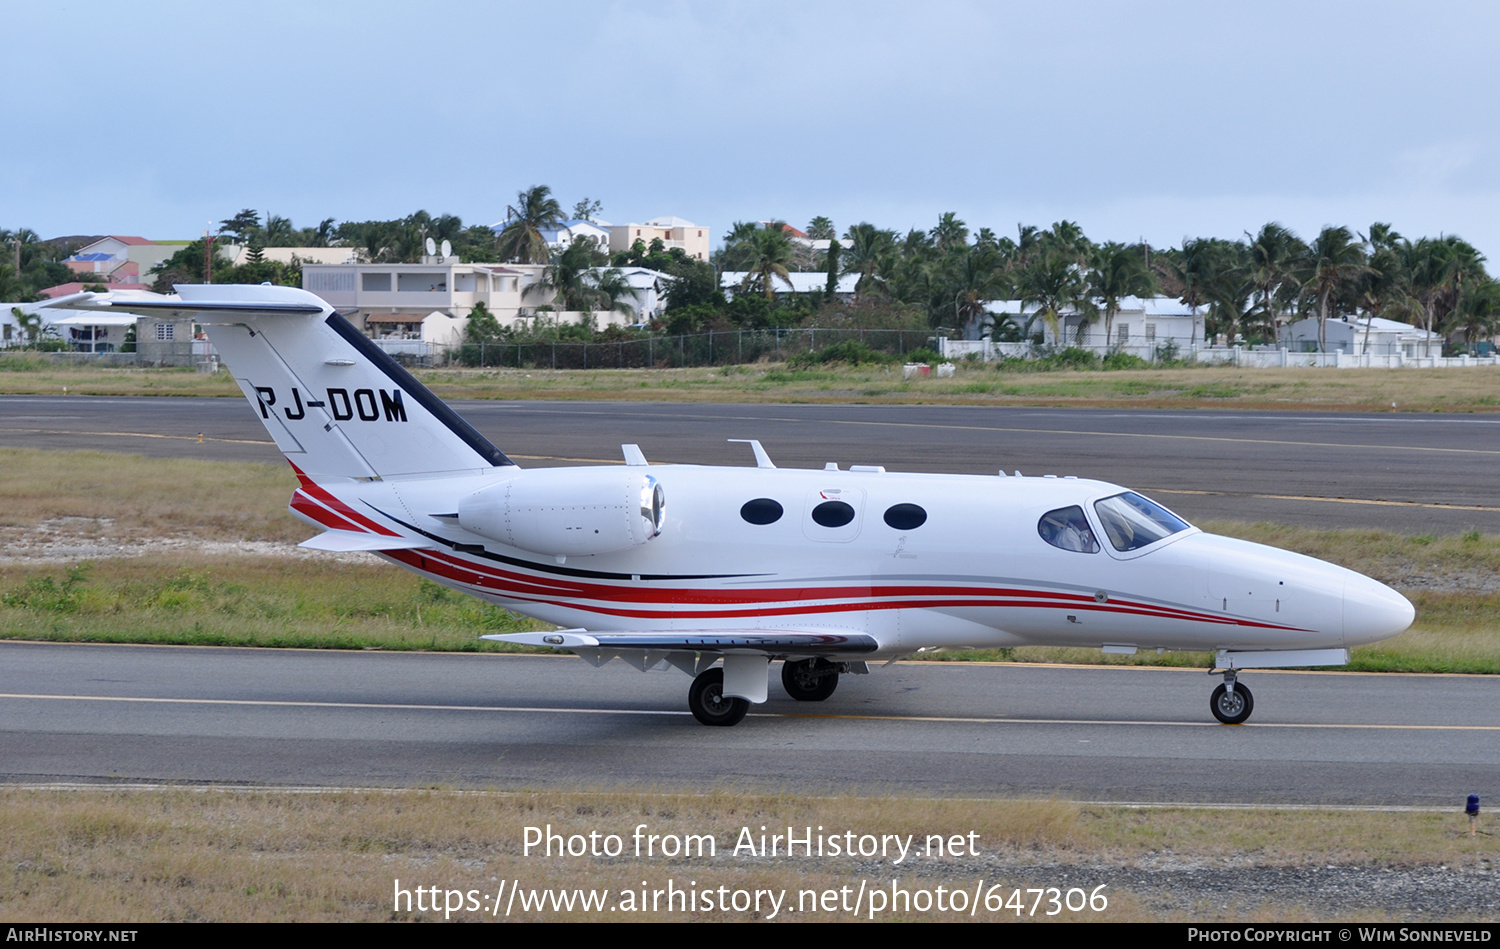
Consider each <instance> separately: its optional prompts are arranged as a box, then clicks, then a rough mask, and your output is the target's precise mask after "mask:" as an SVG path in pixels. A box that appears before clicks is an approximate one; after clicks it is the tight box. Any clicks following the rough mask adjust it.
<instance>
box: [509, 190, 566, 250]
mask: <svg viewBox="0 0 1500 949" xmlns="http://www.w3.org/2000/svg"><path fill="white" fill-rule="evenodd" d="M505 222H506V223H505V228H504V229H503V230H502V231H501V232H500V243H499V251H500V257H501V259H502V260H509V261H513V262H515V263H519V264H536V263H541V262H542V261H545V260H546V259H547V239H546V238H544V237H543V236H542V230H543V228H554V227H557V226H558V225H560V224H562V222H563V212H562V207H561V206H560V205H559V204H558V203H557V199H556V198H554V197H552V189H551V188H549V187H547V186H546V185H533V186H532V187H530V188H528V189H526V190H525V191H522V192H519V193H518V194H517V195H516V203H515V205H512V206H509V207H507V208H506V209H505Z"/></svg>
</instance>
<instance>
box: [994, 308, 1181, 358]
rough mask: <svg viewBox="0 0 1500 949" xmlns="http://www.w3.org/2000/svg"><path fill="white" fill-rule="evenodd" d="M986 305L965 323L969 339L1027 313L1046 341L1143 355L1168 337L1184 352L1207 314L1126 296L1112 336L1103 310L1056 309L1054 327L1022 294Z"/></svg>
mask: <svg viewBox="0 0 1500 949" xmlns="http://www.w3.org/2000/svg"><path fill="white" fill-rule="evenodd" d="M985 310H986V313H987V315H986V316H984V317H980V318H978V319H974V320H970V321H969V324H968V325H967V326H965V327H964V338H965V339H984V338H986V337H989V336H992V335H993V334H994V331H995V327H996V326H997V325H1000V324H1004V323H1007V322H1009V323H1012V324H1014V325H1015V326H1018V327H1024V326H1025V324H1026V320H1027V318H1030V317H1034V319H1032V324H1031V327H1030V332H1029V333H1028V334H1027V335H1029V336H1034V335H1036V334H1038V333H1040V334H1041V336H1042V343H1043V345H1046V346H1054V347H1058V348H1061V347H1065V346H1080V347H1082V348H1084V349H1093V350H1099V351H1103V350H1108V349H1113V350H1116V351H1121V352H1128V353H1134V354H1136V355H1139V356H1142V357H1143V358H1150V356H1151V355H1152V354H1153V353H1154V352H1155V351H1156V350H1157V349H1158V348H1159V347H1160V346H1162V345H1165V344H1166V343H1167V342H1168V341H1170V342H1171V343H1172V344H1173V345H1175V346H1176V347H1177V348H1178V349H1179V350H1181V351H1183V352H1186V351H1188V350H1189V349H1190V348H1191V347H1192V346H1193V345H1194V344H1195V343H1202V342H1203V326H1204V318H1205V317H1206V316H1207V314H1208V307H1206V306H1199V307H1190V306H1188V305H1187V304H1185V303H1183V302H1182V301H1181V300H1179V299H1177V298H1176V297H1125V298H1123V299H1122V300H1121V301H1120V312H1119V313H1116V314H1115V318H1114V321H1113V325H1112V327H1111V335H1110V338H1108V339H1106V338H1105V335H1104V334H1105V328H1104V314H1103V312H1102V311H1101V312H1100V313H1098V314H1097V315H1096V316H1093V317H1092V319H1090V318H1089V317H1086V316H1085V315H1083V314H1081V313H1079V312H1078V311H1077V310H1074V309H1065V310H1063V312H1062V313H1060V314H1059V315H1058V319H1057V328H1056V329H1055V330H1054V329H1053V327H1052V326H1051V325H1050V324H1048V322H1047V321H1046V320H1044V319H1042V318H1041V317H1038V316H1036V313H1037V311H1038V307H1037V305H1036V304H1034V303H1033V304H1029V305H1027V306H1026V307H1025V308H1024V310H1023V308H1022V306H1021V301H1020V300H995V301H993V302H991V303H988V304H986V305H985ZM1080 326H1081V327H1083V332H1082V335H1081V336H1080V334H1079V328H1080Z"/></svg>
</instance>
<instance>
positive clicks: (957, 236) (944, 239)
mask: <svg viewBox="0 0 1500 949" xmlns="http://www.w3.org/2000/svg"><path fill="white" fill-rule="evenodd" d="M928 236H929V237H931V238H932V242H933V243H934V244H936V245H937V249H938V251H939V252H940V253H944V254H946V253H948V252H949V251H952V250H954V249H956V248H959V247H962V246H964V245H965V244H967V243H968V240H969V226H968V225H967V224H965V223H964V222H963V221H960V220H959V219H958V215H957V214H954V213H953V212H952V211H946V212H944V213H943V216H942V217H940V218H938V223H937V227H934V228H933V229H932V232H931V234H929V235H928Z"/></svg>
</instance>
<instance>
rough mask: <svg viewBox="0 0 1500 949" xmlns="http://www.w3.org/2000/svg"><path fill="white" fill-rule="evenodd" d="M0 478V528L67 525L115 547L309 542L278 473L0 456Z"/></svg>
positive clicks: (91, 455)
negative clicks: (192, 541)
mask: <svg viewBox="0 0 1500 949" xmlns="http://www.w3.org/2000/svg"><path fill="white" fill-rule="evenodd" d="M0 472H3V477H0V529H3V528H7V527H9V528H34V527H36V526H37V525H42V524H46V523H48V522H56V521H60V520H63V519H71V523H70V524H69V525H68V526H70V528H72V529H82V530H84V531H85V532H87V533H92V534H94V535H96V536H99V537H111V538H115V539H118V540H120V541H121V542H131V541H139V540H143V539H146V538H163V537H180V536H191V537H194V538H197V539H200V540H218V541H244V540H252V541H277V542H293V543H295V542H297V541H301V540H303V539H305V538H307V537H309V536H311V534H312V531H311V530H310V529H309V528H307V527H306V526H305V525H303V524H301V523H299V522H298V521H297V520H296V519H295V518H293V517H292V516H291V514H290V513H288V511H287V502H288V501H290V500H291V497H292V492H293V491H294V490H296V488H297V479H296V476H295V475H294V474H293V473H292V470H291V467H290V466H288V465H253V464H232V463H227V462H213V461H192V460H184V459H160V458H144V457H141V456H140V455H116V454H106V453H104V452H88V451H67V452H63V451H41V450H36V449H25V448H7V449H6V450H5V453H4V460H3V461H0ZM0 539H4V540H6V541H7V542H8V543H10V542H14V541H15V540H16V539H17V538H16V536H14V535H13V534H12V535H7V534H0Z"/></svg>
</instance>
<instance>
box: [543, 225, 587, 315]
mask: <svg viewBox="0 0 1500 949" xmlns="http://www.w3.org/2000/svg"><path fill="white" fill-rule="evenodd" d="M591 249H592V248H591V247H590V246H589V241H588V240H587V239H586V238H583V237H575V238H574V239H573V243H571V244H569V245H568V246H567V248H566V249H564V250H562V251H559V252H558V253H557V254H555V255H554V256H553V258H552V262H551V263H549V264H548V265H547V266H546V268H545V269H544V270H543V271H542V276H541V278H540V279H538V280H537V282H536V284H535V285H534V286H535V287H536V288H537V289H538V290H544V291H545V290H550V291H552V292H553V293H555V294H556V295H557V297H556V299H557V300H558V301H559V302H560V303H561V304H562V309H564V310H575V311H576V310H588V309H590V308H591V307H590V302H591V299H590V298H591V295H592V287H590V285H589V282H588V279H587V277H588V274H589V271H590V269H591V268H592V267H593V260H592V259H591V257H592V255H591V253H590V251H591Z"/></svg>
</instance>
